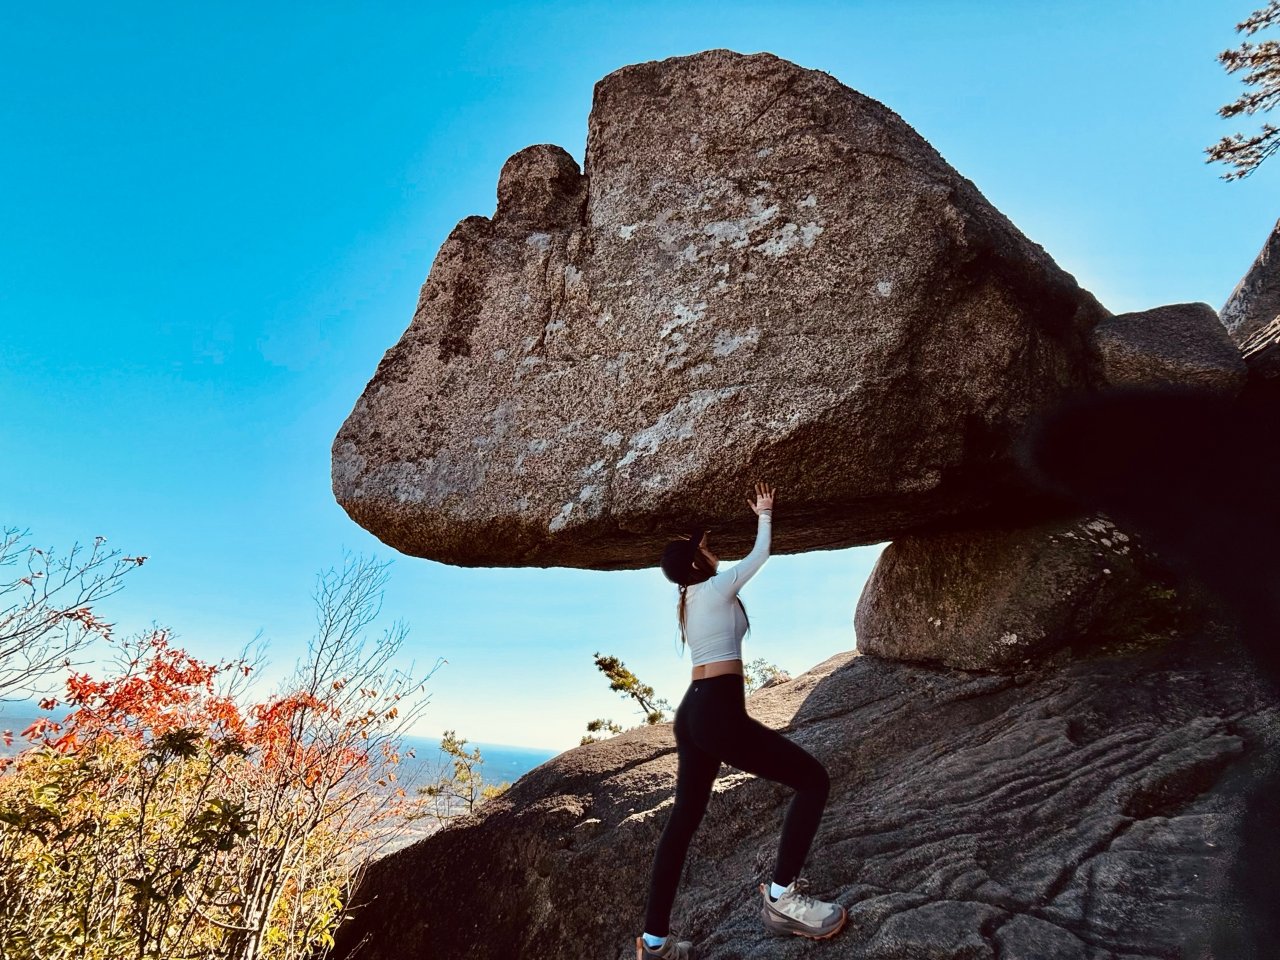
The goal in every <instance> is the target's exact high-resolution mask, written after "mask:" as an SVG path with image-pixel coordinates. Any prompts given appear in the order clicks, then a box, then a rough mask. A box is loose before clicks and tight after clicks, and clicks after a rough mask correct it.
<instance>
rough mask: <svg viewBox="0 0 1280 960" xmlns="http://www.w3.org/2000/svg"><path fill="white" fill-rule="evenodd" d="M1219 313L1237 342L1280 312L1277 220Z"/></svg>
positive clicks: (1279, 253) (1267, 322) (1278, 223)
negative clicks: (1247, 270)
mask: <svg viewBox="0 0 1280 960" xmlns="http://www.w3.org/2000/svg"><path fill="white" fill-rule="evenodd" d="M1220 315H1221V317H1222V322H1223V324H1224V325H1225V326H1226V328H1227V330H1229V331H1230V332H1231V336H1232V337H1234V338H1235V341H1236V343H1240V344H1243V343H1244V341H1245V340H1247V339H1248V338H1249V337H1250V336H1252V335H1253V334H1254V333H1255V332H1256V331H1257V330H1259V329H1261V328H1262V327H1265V326H1266V325H1267V324H1269V323H1270V322H1271V321H1272V320H1274V319H1275V318H1276V316H1277V315H1280V220H1277V221H1276V225H1275V226H1274V227H1272V229H1271V235H1270V236H1269V237H1267V242H1266V243H1264V244H1263V245H1262V250H1261V251H1259V253H1258V256H1257V258H1256V259H1255V260H1254V261H1253V265H1252V266H1251V267H1250V268H1249V272H1248V273H1246V274H1245V275H1244V278H1243V279H1241V281H1240V282H1239V283H1238V284H1237V285H1236V288H1235V290H1233V291H1232V292H1231V296H1230V297H1228V298H1227V302H1226V303H1224V304H1223V305H1222V310H1221V311H1220Z"/></svg>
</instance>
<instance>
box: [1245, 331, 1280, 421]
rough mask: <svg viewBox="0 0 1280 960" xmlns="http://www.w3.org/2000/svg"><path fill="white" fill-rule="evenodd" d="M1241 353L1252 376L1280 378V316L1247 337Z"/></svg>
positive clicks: (1255, 377) (1267, 378)
mask: <svg viewBox="0 0 1280 960" xmlns="http://www.w3.org/2000/svg"><path fill="white" fill-rule="evenodd" d="M1240 353H1241V354H1242V355H1243V357H1244V361H1245V365H1246V368H1247V369H1248V371H1249V376H1250V377H1251V378H1253V379H1255V380H1280V316H1277V317H1276V318H1275V319H1274V320H1272V321H1271V322H1270V323H1268V324H1267V325H1266V326H1265V327H1259V328H1258V329H1257V330H1255V331H1254V332H1253V333H1252V334H1250V335H1249V336H1248V337H1246V338H1245V340H1244V342H1243V343H1241V344H1240ZM1278 412H1280V411H1278Z"/></svg>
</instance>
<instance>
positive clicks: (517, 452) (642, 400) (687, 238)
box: [332, 50, 1108, 569]
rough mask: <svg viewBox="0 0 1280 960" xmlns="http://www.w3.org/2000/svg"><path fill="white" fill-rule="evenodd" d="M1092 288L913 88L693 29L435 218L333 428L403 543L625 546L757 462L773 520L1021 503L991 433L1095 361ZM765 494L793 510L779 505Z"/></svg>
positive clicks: (340, 480)
mask: <svg viewBox="0 0 1280 960" xmlns="http://www.w3.org/2000/svg"><path fill="white" fill-rule="evenodd" d="M1107 315H1108V314H1107V312H1106V311H1105V310H1104V309H1103V308H1102V307H1101V306H1100V305H1099V304H1098V303H1097V301H1096V300H1095V299H1094V298H1093V297H1092V296H1091V295H1089V294H1088V293H1086V292H1085V291H1083V290H1081V289H1080V288H1079V287H1078V286H1077V285H1076V283H1075V281H1074V280H1073V279H1072V277H1071V276H1070V275H1068V274H1067V273H1065V272H1064V271H1063V270H1061V269H1060V268H1059V267H1058V266H1057V265H1056V264H1055V263H1054V262H1053V260H1052V259H1051V258H1050V257H1049V256H1048V255H1047V254H1046V253H1045V251H1044V250H1043V249H1042V248H1041V247H1039V246H1038V245H1036V244H1035V243H1033V242H1031V241H1030V240H1028V239H1027V238H1026V237H1024V236H1023V235H1022V234H1021V233H1020V232H1019V231H1018V230H1017V228H1016V227H1015V226H1014V225H1013V224H1012V223H1010V221H1009V220H1008V219H1007V218H1006V217H1004V216H1003V215H1002V214H1001V213H1000V212H999V211H997V210H996V209H994V208H993V207H992V206H991V204H990V203H988V202H987V200H986V199H985V198H984V197H983V196H982V194H981V193H980V192H979V191H978V189H977V188H976V187H975V186H974V185H973V183H971V182H970V181H969V180H967V179H965V178H964V177H963V176H961V175H960V174H958V173H957V172H956V171H955V170H953V169H952V168H951V167H950V166H949V165H948V164H947V163H946V161H945V160H943V158H942V157H941V156H940V155H939V154H938V152H937V151H936V150H934V149H933V148H932V147H931V146H930V145H929V144H928V143H927V142H926V141H925V140H924V139H922V138H921V137H920V136H919V135H918V134H917V133H916V132H915V131H914V130H913V129H912V128H911V127H910V126H908V125H907V124H906V123H905V122H904V121H903V120H902V118H900V117H899V116H898V115H897V114H895V113H894V112H893V111H892V110H890V109H888V108H887V107H885V106H884V105H883V104H881V103H878V102H877V101H875V100H872V99H870V98H869V97H865V96H863V95H862V94H859V93H857V92H856V91H854V90H851V89H849V88H848V87H845V86H843V85H842V84H840V83H839V82H838V81H836V80H835V79H834V78H832V77H831V76H829V75H828V74H826V73H822V72H820V71H817V70H806V69H803V68H801V67H799V66H796V65H795V64H792V63H789V62H787V61H785V60H781V59H779V58H778V57H775V56H772V55H770V54H764V53H761V54H754V55H750V56H746V55H741V54H737V53H733V52H731V51H728V50H711V51H707V52H704V53H700V54H696V55H693V56H686V57H676V58H672V59H668V60H663V61H659V62H651V63H642V64H636V65H633V66H629V67H625V68H623V69H621V70H617V71H615V72H614V73H611V74H609V75H608V76H606V77H605V78H604V79H603V80H601V81H600V82H599V83H598V84H597V85H596V89H595V97H594V101H593V105H592V110H591V115H590V122H589V131H588V139H587V146H586V154H585V162H584V169H583V171H582V172H581V173H580V172H579V170H578V167H577V165H576V163H575V162H574V160H573V159H572V158H571V157H570V156H569V154H568V153H567V152H565V151H564V150H562V149H560V148H559V147H555V146H551V145H540V146H535V147H530V148H528V149H526V150H523V151H521V152H519V153H517V154H516V155H515V156H513V157H512V158H511V159H510V160H508V161H507V163H506V165H505V166H504V167H503V170H502V173H501V176H500V179H499V184H498V206H497V210H496V212H495V214H494V216H493V218H491V219H490V218H485V217H479V216H475V217H468V218H467V219H465V220H463V221H462V222H461V223H460V224H458V226H457V227H456V228H455V229H454V230H453V232H452V233H451V234H450V235H449V237H448V239H447V240H446V241H445V243H444V245H443V246H442V247H441V249H440V251H439V253H438V255H437V256H436V259H435V262H434V263H433V265H432V267H431V271H430V274H429V276H428V277H427V281H426V283H425V284H424V286H423V288H422V293H421V296H420V298H419V301H418V307H417V311H416V312H415V314H414V317H413V321H412V323H411V324H410V326H409V328H408V329H407V330H406V331H405V333H404V335H403V337H402V338H401V340H400V342H399V343H397V344H396V345H395V346H394V347H392V348H391V349H390V350H389V351H388V352H387V353H386V355H385V356H384V357H383V359H382V361H381V363H380V364H379V365H378V369H377V371H376V373H375V374H374V376H373V378H372V379H371V380H370V382H369V384H368V386H367V387H366V389H365V391H364V393H363V395H362V396H361V397H360V399H359V400H358V401H357V403H356V404H355V408H354V409H353V410H352V412H351V414H350V416H349V417H348V418H347V420H346V422H345V423H344V424H343V425H342V428H341V429H340V430H339V432H338V435H337V437H336V438H335V440H334V443H333V450H332V454H333V476H332V480H333V490H334V494H335V496H336V498H337V500H338V502H339V503H340V504H341V505H342V506H343V508H344V509H345V510H346V511H347V512H348V513H349V514H350V515H351V517H352V518H353V519H354V520H355V521H356V522H358V523H359V524H360V525H362V526H363V527H365V528H366V529H368V530H370V531H371V532H372V533H374V534H375V535H376V536H378V537H379V538H380V539H381V540H383V541H384V542H386V543H388V544H389V545H391V546H393V547H395V548H396V549H398V550H400V551H402V552H404V553H407V554H411V555H414V556H422V557H429V558H431V559H435V560H439V561H444V562H448V563H453V564H461V565H490V566H514V565H541V566H553V565H562V566H577V567H594V568H599V569H617V568H634V567H640V566H645V565H651V564H653V563H654V562H655V557H656V556H657V551H658V549H659V548H660V545H661V544H662V542H663V541H664V540H665V539H667V538H668V537H669V536H670V535H671V534H672V533H673V532H674V531H675V530H678V529H682V528H683V527H684V526H685V525H686V524H687V523H688V522H689V521H690V520H691V519H697V520H700V521H702V522H703V523H705V524H707V525H711V526H714V527H715V528H716V530H717V542H718V543H720V545H721V546H722V547H723V548H724V549H725V550H726V551H728V552H732V551H734V550H735V549H739V548H745V547H746V545H747V544H748V543H749V541H750V538H751V536H752V535H753V533H754V517H753V516H752V514H751V513H750V512H749V511H747V510H746V509H745V507H744V505H743V503H742V500H743V497H744V496H745V495H746V493H747V492H749V490H750V489H751V483H752V481H753V480H755V479H756V478H764V479H768V480H769V481H771V482H772V483H774V484H776V485H777V486H778V488H779V491H780V497H779V505H780V509H782V508H783V507H784V506H785V510H786V513H785V514H782V513H780V514H779V521H780V522H779V524H778V529H777V532H776V534H775V549H776V550H777V551H778V552H784V553H785V552H794V551H800V550H808V549H815V548H834V547H840V546H847V545H852V544H859V543H871V542H879V541H883V540H886V539H891V538H894V537H898V536H901V535H904V534H907V533H911V532H918V531H923V530H928V529H931V527H932V525H934V524H936V523H939V522H942V521H945V520H947V519H949V518H953V517H955V516H957V515H961V514H966V515H967V514H972V513H974V512H975V511H981V510H983V509H986V508H988V507H991V506H992V505H993V504H1000V505H1001V509H1012V505H1013V504H1015V503H1021V502H1025V498H1026V491H1025V490H1024V489H1023V488H1022V487H1021V486H1020V482H1019V479H1018V476H1017V471H1016V468H1015V467H1014V465H1013V463H1012V460H1011V457H1010V446H1011V444H1012V442H1013V439H1014V438H1015V437H1016V436H1017V435H1018V433H1019V431H1020V429H1021V427H1022V426H1023V425H1024V424H1025V423H1026V421H1027V420H1028V418H1029V417H1031V416H1032V415H1033V414H1034V413H1035V412H1036V411H1038V410H1041V409H1043V408H1045V407H1046V406H1047V405H1051V404H1053V403H1054V402H1055V400H1057V399H1058V398H1060V397H1062V396H1063V395H1065V394H1067V393H1070V392H1072V391H1075V390H1077V389H1079V388H1081V387H1082V386H1089V385H1093V384H1095V383H1096V382H1097V377H1096V371H1095V369H1094V367H1093V359H1092V357H1091V354H1090V349H1089V334H1090V330H1091V329H1092V327H1093V326H1094V324H1096V323H1097V322H1098V321H1099V320H1100V319H1101V318H1103V317H1105V316H1107ZM784 516H785V522H782V518H783V517H784Z"/></svg>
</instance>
